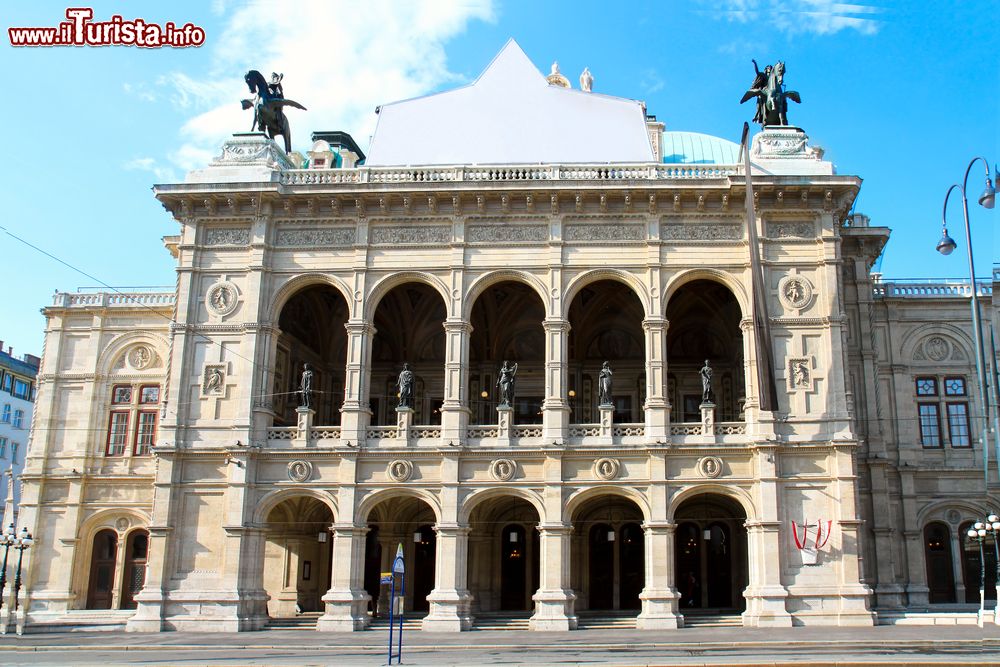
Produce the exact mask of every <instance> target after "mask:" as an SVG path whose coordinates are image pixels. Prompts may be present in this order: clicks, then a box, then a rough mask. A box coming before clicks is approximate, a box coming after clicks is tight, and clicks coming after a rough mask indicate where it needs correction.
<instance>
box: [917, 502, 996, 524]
mask: <svg viewBox="0 0 1000 667" xmlns="http://www.w3.org/2000/svg"><path fill="white" fill-rule="evenodd" d="M948 510H958V511H959V512H961V513H962V516H961V518H960V519H959V521H958V523H956V524H952V523H951V522H950V521H949V520H948V519H947V518H946V516H945V513H946V512H947V511H948ZM987 514H989V511H988V510H987V507H986V505H980V504H979V503H975V502H970V501H968V500H959V499H954V498H950V499H948V500H940V501H938V502H935V503H931V504H929V505H925V506H924V507H922V508H920V509H919V510H917V516H916V525H917V526H919V527H920V529H921V530H923V528H924V526H925V525H927V524H928V523H931V522H933V521H942V522H944V523H945V524H947V525H948V526H950V527H952V528H953V529H954V530H958V526H959V525H961V524H962V523H964V522H965V521H980V520H982V519H983V517H984V516H986V515H987Z"/></svg>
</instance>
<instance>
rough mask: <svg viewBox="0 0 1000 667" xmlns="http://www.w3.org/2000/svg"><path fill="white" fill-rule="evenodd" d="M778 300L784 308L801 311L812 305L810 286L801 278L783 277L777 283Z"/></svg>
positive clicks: (811, 288)
mask: <svg viewBox="0 0 1000 667" xmlns="http://www.w3.org/2000/svg"><path fill="white" fill-rule="evenodd" d="M778 298H779V299H781V303H782V304H783V305H784V306H785V307H786V308H790V309H793V310H801V309H803V308H805V307H806V306H808V305H809V304H811V303H812V300H813V287H812V284H810V282H809V281H808V280H806V279H805V278H803V277H802V276H785V277H784V278H782V279H781V280H779V281H778Z"/></svg>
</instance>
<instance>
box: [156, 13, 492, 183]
mask: <svg viewBox="0 0 1000 667" xmlns="http://www.w3.org/2000/svg"><path fill="white" fill-rule="evenodd" d="M216 8H217V9H218V10H219V11H222V12H224V16H225V15H228V18H227V19H226V20H225V27H224V29H223V31H222V33H221V34H219V35H210V36H209V41H208V43H209V44H210V45H212V46H210V48H212V49H213V52H212V54H211V55H212V67H211V71H210V72H208V73H207V74H206V75H205V76H191V75H189V74H183V73H173V74H171V75H170V76H169V77H166V78H165V79H164V80H163V81H162V83H164V84H166V85H168V86H169V87H170V89H171V91H172V95H171V101H172V102H173V104H174V105H175V106H176V107H177V108H179V109H182V110H185V111H187V110H190V111H191V112H194V113H195V114H196V115H194V116H192V117H191V118H189V119H188V121H187V122H185V123H184V125H183V126H182V128H181V131H180V134H181V137H182V140H183V141H184V143H183V144H182V145H181V146H180V147H179V148H178V149H177V150H176V151H174V152H173V153H172V154H171V155H170V159H171V161H172V162H174V163H175V164H176V165H177V166H179V167H181V168H183V169H191V168H194V167H200V166H204V165H205V164H206V162H207V159H208V158H211V157H213V156H215V155H217V154H218V152H219V148H220V146H221V144H222V142H223V140H224V139H225V138H226V137H227V136H229V135H230V134H232V133H233V132H246V131H248V130H249V129H250V125H251V123H252V118H251V112H249V111H242V110H241V109H240V104H239V101H240V99H241V98H245V97H250V93H249V91H248V90H247V86H246V84H245V83H244V81H243V75H244V74H245V73H246V72H247V71H248V70H251V69H256V70H259V71H260V72H261V73H262V74H264V76H266V77H269V76H270V73H271V72H283V73H284V75H285V78H284V82H283V83H284V90H285V96H286V97H287V98H289V99H292V100H295V101H297V102H299V103H301V104H302V105H304V106H305V107H307V108H308V111H305V112H303V111H299V110H297V109H286V111H285V113H286V114H287V115H288V116H289V121H290V125H291V130H292V142H293V147H294V148H296V149H299V150H302V149H304V148H306V146H307V145H308V136H309V133H310V132H312V131H314V130H344V131H347V132H349V133H351V135H352V136H354V138H355V140H356V141H357V142H358V144H359V145H360V146H362V148H364V147H366V146H367V145H368V138H369V136H370V135H371V133H372V132H373V131H374V128H375V121H376V118H377V117H376V115H375V107H376V106H378V105H379V104H383V103H386V102H392V101H395V100H400V99H405V98H409V97H414V96H417V95H422V94H424V93H427V92H429V91H430V90H432V89H434V88H436V87H437V86H440V85H442V84H445V83H448V82H450V81H456V80H457V79H458V77H457V76H456V75H455V74H454V73H452V72H451V71H450V70H449V69H448V66H447V59H446V55H445V49H444V47H445V44H446V43H447V41H448V40H449V39H451V38H452V37H454V36H456V35H458V34H460V33H461V32H462V31H463V30H464V29H465V28H466V26H467V25H468V24H469V23H470V22H471V21H475V20H482V21H493V20H494V13H493V7H492V2H491V0H464V1H461V2H440V1H436V0H421V1H419V2H416V1H414V2H394V1H392V0H369V2H365V3H354V2H320V1H316V2H301V3H278V2H273V1H262V2H255V3H252V4H250V5H247V6H240V7H238V8H236V9H233V10H232V11H231V12H230V11H229V7H227V6H225V5H224V4H223V3H219V4H218V5H217V6H216Z"/></svg>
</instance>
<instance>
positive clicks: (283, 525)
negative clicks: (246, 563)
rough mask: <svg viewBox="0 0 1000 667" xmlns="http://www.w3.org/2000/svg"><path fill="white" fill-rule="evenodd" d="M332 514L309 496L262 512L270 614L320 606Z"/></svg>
mask: <svg viewBox="0 0 1000 667" xmlns="http://www.w3.org/2000/svg"><path fill="white" fill-rule="evenodd" d="M332 523H333V512H332V511H330V508H329V507H328V506H327V505H326V504H325V503H323V502H321V501H320V500H317V499H316V498H313V497H312V496H298V497H295V498H289V499H288V500H285V501H283V502H281V503H279V504H278V505H276V506H275V507H274V508H273V509H272V510H271V511H270V512H268V514H267V518H266V523H265V531H266V538H265V539H266V542H265V546H264V571H263V574H264V577H263V579H264V590H265V591H266V592H267V594H268V595H269V596H270V600H268V603H267V613H268V615H269V616H270V617H271V618H282V617H289V616H295V615H297V614H300V613H303V612H318V611H322V610H323V602H322V597H323V595H325V594H326V592H327V591H328V590H329V589H330V574H331V572H332V562H331V561H332V556H333V540H332V539H331V536H330V532H329V531H330V525H331V524H332Z"/></svg>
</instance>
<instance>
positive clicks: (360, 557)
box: [316, 524, 370, 632]
mask: <svg viewBox="0 0 1000 667" xmlns="http://www.w3.org/2000/svg"><path fill="white" fill-rule="evenodd" d="M367 533H368V528H366V527H361V526H355V525H352V524H334V526H333V560H332V568H333V576H332V578H331V582H330V590H329V591H327V593H326V595H324V596H323V602H324V603H325V607H326V611H325V613H324V614H323V615H322V616H320V618H319V621H317V623H316V629H317V630H323V631H330V632H351V631H354V630H364V629H365V628H366V627H368V622H369V618H368V601H369V599H370V596H369V595H368V593H367V592H366V591H365V588H364V571H365V567H364V564H365V535H366V534H367Z"/></svg>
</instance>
